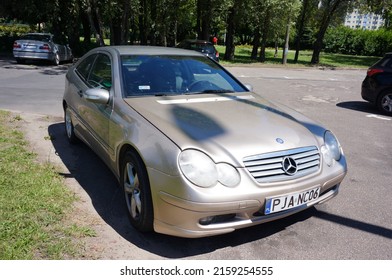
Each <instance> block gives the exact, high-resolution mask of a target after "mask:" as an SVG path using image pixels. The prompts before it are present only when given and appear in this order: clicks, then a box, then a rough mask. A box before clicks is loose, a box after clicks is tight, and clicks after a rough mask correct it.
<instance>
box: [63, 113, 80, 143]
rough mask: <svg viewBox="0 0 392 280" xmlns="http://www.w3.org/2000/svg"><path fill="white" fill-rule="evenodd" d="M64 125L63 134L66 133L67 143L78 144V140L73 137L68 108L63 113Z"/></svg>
mask: <svg viewBox="0 0 392 280" xmlns="http://www.w3.org/2000/svg"><path fill="white" fill-rule="evenodd" d="M64 123H65V132H66V133H67V138H68V141H69V142H70V143H71V144H75V143H77V142H78V138H77V137H76V135H75V130H74V126H73V123H72V119H71V112H70V110H69V108H68V107H67V108H65V111H64Z"/></svg>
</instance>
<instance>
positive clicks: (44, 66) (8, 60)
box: [0, 56, 72, 75]
mask: <svg viewBox="0 0 392 280" xmlns="http://www.w3.org/2000/svg"><path fill="white" fill-rule="evenodd" d="M70 65H72V62H61V63H60V65H58V66H55V65H53V64H52V63H51V62H50V61H39V60H36V61H34V60H26V62H25V63H17V62H16V61H15V59H14V58H13V57H12V56H0V67H1V68H4V69H16V70H38V71H39V73H41V74H43V75H64V74H66V73H67V71H68V68H69V66H70Z"/></svg>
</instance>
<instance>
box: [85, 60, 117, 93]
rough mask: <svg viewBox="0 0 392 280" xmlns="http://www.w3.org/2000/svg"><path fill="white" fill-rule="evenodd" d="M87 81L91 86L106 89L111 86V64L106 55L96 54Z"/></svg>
mask: <svg viewBox="0 0 392 280" xmlns="http://www.w3.org/2000/svg"><path fill="white" fill-rule="evenodd" d="M87 82H88V84H89V85H90V86H91V87H99V88H106V89H110V88H111V87H112V64H111V61H110V58H109V57H108V56H107V55H104V54H99V55H98V56H97V59H96V60H95V63H94V65H93V68H92V70H91V73H90V76H89V78H88V80H87Z"/></svg>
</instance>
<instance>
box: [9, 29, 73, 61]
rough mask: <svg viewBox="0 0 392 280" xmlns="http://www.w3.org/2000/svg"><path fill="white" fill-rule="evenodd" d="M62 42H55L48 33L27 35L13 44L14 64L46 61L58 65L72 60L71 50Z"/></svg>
mask: <svg viewBox="0 0 392 280" xmlns="http://www.w3.org/2000/svg"><path fill="white" fill-rule="evenodd" d="M60 41H62V40H55V39H54V36H53V35H52V34H50V33H28V34H25V35H23V36H22V37H20V39H18V40H16V41H15V42H14V47H13V54H14V57H15V59H16V62H18V63H23V62H24V61H25V60H27V59H29V60H47V61H51V62H53V64H54V65H59V64H60V62H62V61H70V60H72V59H73V55H72V50H71V49H70V48H69V46H68V45H67V44H66V43H65V42H61V43H62V44H60Z"/></svg>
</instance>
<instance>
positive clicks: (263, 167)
mask: <svg viewBox="0 0 392 280" xmlns="http://www.w3.org/2000/svg"><path fill="white" fill-rule="evenodd" d="M287 157H290V158H292V159H294V160H295V162H296V163H297V172H296V173H295V174H294V175H289V174H287V173H286V172H285V171H284V169H283V160H284V159H285V158H287ZM243 161H244V165H245V167H246V169H247V170H248V171H249V172H250V174H251V175H252V176H253V177H254V178H255V180H256V181H257V182H258V183H270V182H279V181H287V180H292V179H296V178H300V177H303V176H306V175H309V174H311V173H314V172H317V171H318V170H319V168H320V153H319V150H318V149H317V147H315V146H311V147H304V148H297V149H292V150H286V151H278V152H272V153H266V154H260V155H255V156H249V157H246V158H244V160H243Z"/></svg>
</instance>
